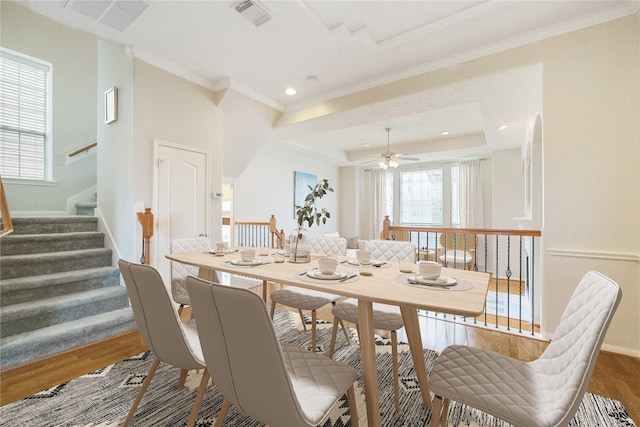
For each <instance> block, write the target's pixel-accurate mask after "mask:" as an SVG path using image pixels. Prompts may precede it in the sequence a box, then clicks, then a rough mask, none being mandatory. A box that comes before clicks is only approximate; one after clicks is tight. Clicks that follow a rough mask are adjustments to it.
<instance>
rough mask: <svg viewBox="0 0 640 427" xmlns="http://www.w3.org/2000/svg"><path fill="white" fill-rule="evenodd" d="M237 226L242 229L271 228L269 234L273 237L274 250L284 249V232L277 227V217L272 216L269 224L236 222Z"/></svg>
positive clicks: (272, 245)
mask: <svg viewBox="0 0 640 427" xmlns="http://www.w3.org/2000/svg"><path fill="white" fill-rule="evenodd" d="M234 224H235V226H236V227H238V226H241V227H265V228H267V227H268V228H269V234H270V235H271V247H272V248H279V249H281V248H284V230H278V227H277V225H276V217H275V215H273V214H271V218H270V219H269V222H259V221H235V222H234ZM275 239H278V246H276V240H275Z"/></svg>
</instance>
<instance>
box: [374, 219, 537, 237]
mask: <svg viewBox="0 0 640 427" xmlns="http://www.w3.org/2000/svg"><path fill="white" fill-rule="evenodd" d="M393 231H406V232H411V231H414V232H415V231H418V232H420V231H422V232H436V233H439V234H441V233H462V234H487V235H499V234H500V235H502V234H509V235H511V236H531V237H540V236H542V232H541V231H540V230H519V229H514V230H510V229H498V228H444V227H422V226H420V227H418V226H415V227H414V226H406V225H391V220H390V219H389V215H385V217H384V221H383V222H382V235H381V238H382V240H391V238H390V237H389V236H390V233H391V232H393Z"/></svg>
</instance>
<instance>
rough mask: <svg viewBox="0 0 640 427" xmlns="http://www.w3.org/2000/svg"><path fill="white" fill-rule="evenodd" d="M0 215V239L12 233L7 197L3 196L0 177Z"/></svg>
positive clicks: (0, 178)
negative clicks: (0, 223) (0, 219)
mask: <svg viewBox="0 0 640 427" xmlns="http://www.w3.org/2000/svg"><path fill="white" fill-rule="evenodd" d="M0 213H1V214H2V228H1V229H0V237H2V236H6V235H7V234H9V233H11V232H13V223H12V222H11V212H9V205H8V204H7V197H6V196H5V194H4V185H3V184H2V176H0Z"/></svg>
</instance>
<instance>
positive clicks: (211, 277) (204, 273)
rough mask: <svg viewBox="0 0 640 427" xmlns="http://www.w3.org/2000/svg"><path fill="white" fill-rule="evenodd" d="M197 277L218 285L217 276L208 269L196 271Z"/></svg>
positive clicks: (202, 268)
mask: <svg viewBox="0 0 640 427" xmlns="http://www.w3.org/2000/svg"><path fill="white" fill-rule="evenodd" d="M198 277H199V278H201V279H203V280H206V281H209V282H213V283H220V281H219V280H218V274H217V273H216V271H215V270H212V269H210V268H205V267H200V268H199V269H198Z"/></svg>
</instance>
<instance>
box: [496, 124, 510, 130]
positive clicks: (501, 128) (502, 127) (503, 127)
mask: <svg viewBox="0 0 640 427" xmlns="http://www.w3.org/2000/svg"><path fill="white" fill-rule="evenodd" d="M508 127H509V125H500V126H498V130H505V129H506V128H508Z"/></svg>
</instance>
